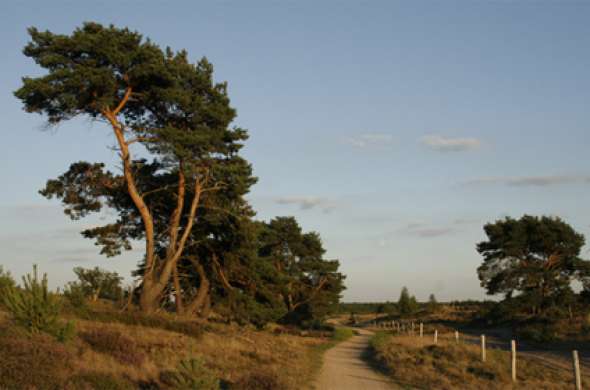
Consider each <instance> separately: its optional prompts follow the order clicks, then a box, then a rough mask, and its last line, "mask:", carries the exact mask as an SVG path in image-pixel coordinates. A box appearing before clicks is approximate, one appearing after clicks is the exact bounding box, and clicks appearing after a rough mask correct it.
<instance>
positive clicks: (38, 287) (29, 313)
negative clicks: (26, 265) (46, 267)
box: [1, 265, 73, 341]
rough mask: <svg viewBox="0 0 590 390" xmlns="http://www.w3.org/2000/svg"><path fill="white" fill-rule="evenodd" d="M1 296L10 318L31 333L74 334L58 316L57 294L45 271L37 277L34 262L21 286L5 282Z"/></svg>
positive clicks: (62, 337) (61, 339) (60, 337)
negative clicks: (48, 283) (48, 284)
mask: <svg viewBox="0 0 590 390" xmlns="http://www.w3.org/2000/svg"><path fill="white" fill-rule="evenodd" d="M1 298H2V301H3V303H4V306H5V307H6V309H7V310H8V312H9V313H10V315H11V316H12V319H13V320H14V321H15V322H16V323H17V324H18V325H20V326H22V327H24V328H26V329H27V330H29V331H30V332H31V333H33V334H37V333H40V332H44V333H47V334H51V335H53V336H55V337H57V338H58V339H59V340H60V341H67V339H69V338H71V336H73V324H71V323H68V324H66V325H63V324H62V323H61V322H60V320H59V313H60V310H61V301H60V298H59V296H58V295H57V294H55V293H52V292H50V291H49V289H48V287H47V274H44V275H43V278H42V279H41V280H39V276H38V274H37V266H36V265H35V266H33V275H31V274H27V276H26V277H23V287H22V288H19V287H16V286H14V285H12V286H7V287H5V288H4V289H3V291H2V295H1Z"/></svg>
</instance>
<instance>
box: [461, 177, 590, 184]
mask: <svg viewBox="0 0 590 390" xmlns="http://www.w3.org/2000/svg"><path fill="white" fill-rule="evenodd" d="M576 183H590V176H580V175H548V176H520V177H482V178H477V179H471V180H467V181H466V182H464V184H466V185H485V184H503V185H507V186H511V187H548V186H554V185H560V184H576Z"/></svg>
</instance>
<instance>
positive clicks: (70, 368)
mask: <svg viewBox="0 0 590 390" xmlns="http://www.w3.org/2000/svg"><path fill="white" fill-rule="evenodd" d="M162 321H164V320H162ZM162 323H163V322H162ZM170 327H173V326H172V325H170ZM0 329H3V330H4V331H2V332H0V361H3V362H4V363H3V364H4V365H3V367H4V368H6V369H7V370H8V369H9V370H10V372H6V373H5V372H4V371H2V374H3V375H2V377H0V388H17V387H15V384H16V383H18V384H20V385H22V384H24V383H25V382H22V381H24V380H25V379H26V378H25V376H22V375H21V376H19V373H28V372H31V369H35V370H39V369H40V368H43V371H42V372H43V373H45V372H46V373H47V375H49V374H50V373H53V372H55V373H56V375H52V376H51V378H48V379H47V381H49V380H51V381H52V383H55V384H56V385H55V386H54V387H52V388H56V389H57V388H68V389H69V388H99V387H96V385H94V384H95V383H103V385H102V386H103V387H104V386H106V387H104V388H112V389H125V388H138V387H139V386H140V385H141V386H145V387H146V388H147V387H149V386H151V387H149V388H151V389H158V388H165V386H164V385H163V384H162V381H161V375H162V374H163V373H165V372H170V371H174V370H176V369H177V368H178V365H179V363H180V361H181V360H185V359H189V358H191V357H197V358H202V360H203V361H204V362H205V366H206V367H207V368H208V369H209V370H211V372H212V373H213V374H214V375H215V376H217V377H218V378H220V379H221V380H222V381H223V382H225V383H226V384H227V385H228V386H229V388H232V389H249V388H260V389H264V388H272V389H305V388H307V386H309V383H311V381H312V375H313V372H314V368H315V367H314V359H311V358H310V357H311V356H312V355H313V354H314V353H316V352H315V351H316V350H317V348H315V347H316V346H318V345H321V344H323V343H326V340H325V339H321V338H317V337H301V336H297V335H288V334H275V333H274V332H269V331H257V330H254V329H250V328H245V327H239V326H234V325H223V324H211V325H208V326H207V327H206V330H205V328H204V330H203V331H201V332H198V333H199V336H191V335H187V334H186V333H185V332H184V331H183V330H181V331H179V332H175V331H170V330H165V329H162V326H161V324H158V326H157V327H149V326H142V325H128V324H122V323H117V322H103V321H101V322H96V321H90V320H76V330H77V336H76V337H75V338H74V340H72V341H71V342H70V343H68V344H66V345H64V344H61V343H58V342H57V341H55V340H53V339H50V338H47V337H45V338H44V339H43V343H40V341H38V340H36V339H35V340H32V339H30V336H27V335H25V334H24V333H22V332H18V330H17V329H16V328H15V327H14V326H12V325H11V324H10V323H9V320H8V319H7V318H6V317H5V316H3V315H2V313H1V312H0ZM36 345H39V346H40V347H39V348H34V346H36ZM125 345H130V346H132V348H131V349H132V351H131V350H129V349H127V351H129V352H133V357H132V358H133V359H131V358H130V359H131V360H129V359H128V358H127V357H126V356H125V351H126V349H125ZM19 351H21V352H19ZM56 353H59V356H61V357H63V359H51V358H50V357H51V356H52V355H54V354H56ZM55 356H57V355H55ZM39 357H40V358H41V359H40V358H39ZM64 362H65V363H64ZM122 362H123V363H124V364H122ZM5 371H6V370H5ZM4 374H6V375H4ZM11 376H12V378H13V379H9V378H10V377H11ZM29 376H30V375H29ZM130 386H131V387H130ZM18 388H30V389H45V388H50V387H43V386H39V384H38V383H36V382H35V383H30V384H26V385H25V386H20V387H18ZM101 388H102V387H101Z"/></svg>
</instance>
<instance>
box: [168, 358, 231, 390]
mask: <svg viewBox="0 0 590 390" xmlns="http://www.w3.org/2000/svg"><path fill="white" fill-rule="evenodd" d="M161 380H162V381H163V382H164V383H165V384H166V385H168V386H170V387H169V388H171V389H178V390H190V389H195V390H217V389H219V388H220V387H219V386H220V384H219V379H217V377H215V375H213V374H212V373H211V371H209V369H207V367H205V364H204V362H203V360H202V359H199V358H192V359H188V360H183V361H181V362H180V364H179V365H178V368H177V370H176V371H174V372H166V373H164V374H163V375H162V378H161Z"/></svg>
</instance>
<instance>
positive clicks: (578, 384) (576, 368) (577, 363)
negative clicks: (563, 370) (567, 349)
mask: <svg viewBox="0 0 590 390" xmlns="http://www.w3.org/2000/svg"><path fill="white" fill-rule="evenodd" d="M572 356H573V358H574V377H575V380H576V390H582V377H581V376H580V358H579V356H578V351H575V350H574V351H572Z"/></svg>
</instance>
